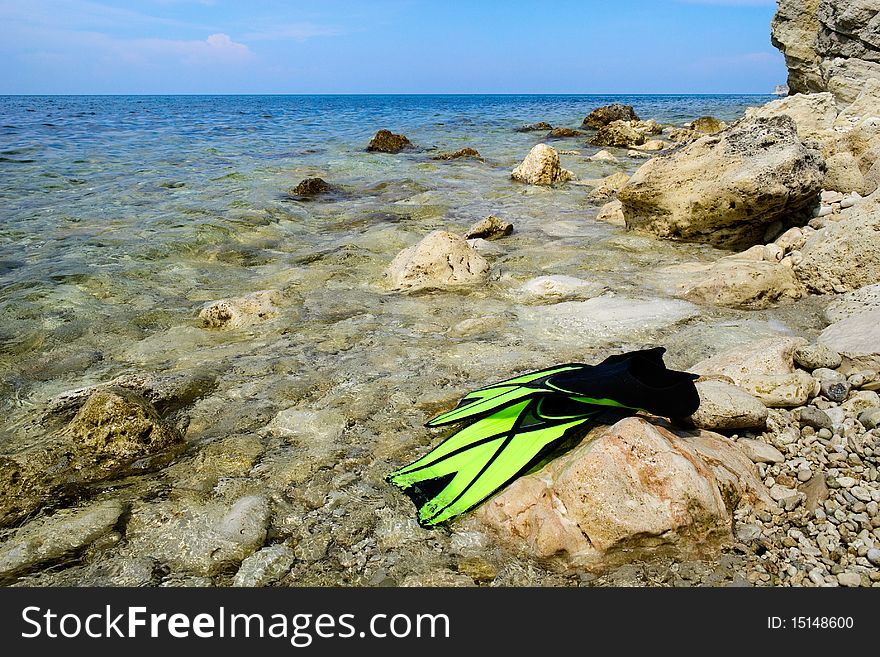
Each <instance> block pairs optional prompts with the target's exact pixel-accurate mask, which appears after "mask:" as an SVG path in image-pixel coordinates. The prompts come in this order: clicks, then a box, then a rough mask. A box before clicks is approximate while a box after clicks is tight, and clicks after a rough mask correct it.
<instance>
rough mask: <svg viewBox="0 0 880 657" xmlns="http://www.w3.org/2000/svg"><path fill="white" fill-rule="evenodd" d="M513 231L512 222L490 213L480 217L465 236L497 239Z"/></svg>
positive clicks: (466, 237)
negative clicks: (483, 217)
mask: <svg viewBox="0 0 880 657" xmlns="http://www.w3.org/2000/svg"><path fill="white" fill-rule="evenodd" d="M512 232H513V224H512V223H510V222H509V221H504V220H503V219H499V218H498V217H496V216H495V215H494V214H490V215H489V216H488V217H486V218H485V219H480V220H479V221H478V222H477V223H475V224H474V225H473V226H471V227H470V228H468V229H467V231H466V232H465V234H464V238H465V239H466V240H473V239H484V240H497V239H499V238H501V237H506V236H507V235H510V234H511V233H512Z"/></svg>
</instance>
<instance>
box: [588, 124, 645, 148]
mask: <svg viewBox="0 0 880 657" xmlns="http://www.w3.org/2000/svg"><path fill="white" fill-rule="evenodd" d="M646 134H648V133H647V131H645V130H643V131H640V130H637V129H636V128H635V126H633V124H632V123H631V122H629V121H612V122H611V123H609V124H608V125H604V126H602V127H601V128H599V131H598V132H597V133H596V134H595V135H594V136H593V138H592V139H591V140H590V143H591V144H592V145H593V146H617V147H619V148H628V147H630V146H639V145H640V144H644V143H645V135H646Z"/></svg>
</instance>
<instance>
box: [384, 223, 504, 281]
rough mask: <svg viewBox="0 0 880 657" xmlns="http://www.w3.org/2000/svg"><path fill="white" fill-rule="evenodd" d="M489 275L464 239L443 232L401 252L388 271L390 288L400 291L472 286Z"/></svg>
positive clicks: (487, 269)
mask: <svg viewBox="0 0 880 657" xmlns="http://www.w3.org/2000/svg"><path fill="white" fill-rule="evenodd" d="M488 276H489V263H488V262H487V261H486V259H485V258H484V257H483V256H481V255H480V254H479V253H477V252H476V251H475V250H474V249H472V248H471V247H470V246H469V245H468V243H467V242H466V241H465V240H464V239H463V238H462V237H459V236H458V235H454V234H453V233H448V232H445V231H442V230H435V231H434V232H433V233H430V234H429V235H427V236H426V237H425V238H424V239H423V240H422V241H421V242H419V243H418V244H416V245H415V246H411V247H409V248H406V249H404V250H403V251H401V252H400V253H398V254H397V256H396V257H395V258H394V260H393V261H392V262H391V264H390V265H389V266H388V269H387V270H386V272H385V277H386V279H388V281H389V283H390V285H391V287H392V288H393V289H395V290H401V291H415V290H422V289H427V288H445V287H451V286H458V285H471V284H474V283H480V282H482V281H485V280H486V279H487V278H488Z"/></svg>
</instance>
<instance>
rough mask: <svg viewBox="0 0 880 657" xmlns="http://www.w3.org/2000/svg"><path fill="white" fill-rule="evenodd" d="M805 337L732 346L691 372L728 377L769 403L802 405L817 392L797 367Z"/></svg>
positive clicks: (772, 339) (812, 382)
mask: <svg viewBox="0 0 880 657" xmlns="http://www.w3.org/2000/svg"><path fill="white" fill-rule="evenodd" d="M805 343H806V341H805V340H804V339H802V338H786V337H779V338H768V339H765V340H757V341H755V342H751V343H747V344H745V345H741V346H738V347H733V348H732V349H729V350H727V351H724V352H722V353H720V354H718V355H716V356H713V357H712V358H708V359H706V360H704V361H701V362H699V363H697V364H696V365H694V366H693V367H692V368H691V371H692V372H695V373H697V374H701V375H704V376H708V375H719V374H720V375H723V376H727V377H729V378H730V379H731V380H732V381H733V382H734V383H735V384H736V385H738V386H739V387H741V388H743V389H744V390H746V391H747V392H749V393H750V394H752V395H754V396H755V397H757V398H758V399H760V400H761V401H762V402H764V404H765V405H766V406H769V407H771V408H774V407H794V406H802V405H803V404H804V403H806V401H807V400H808V399H809V398H810V397H811V396H812V395H813V394H814V391H815V385H816V384H815V381H814V380H813V377H811V376H810V375H809V374H807V373H806V372H804V371H803V370H795V368H794V360H793V354H794V350H795V349H796V348H797V347H799V346H801V345H803V344H805Z"/></svg>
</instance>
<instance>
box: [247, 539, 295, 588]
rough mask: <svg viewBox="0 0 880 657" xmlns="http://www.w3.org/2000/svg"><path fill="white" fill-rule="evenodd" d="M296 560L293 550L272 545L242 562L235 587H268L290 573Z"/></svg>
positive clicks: (284, 546) (283, 546)
mask: <svg viewBox="0 0 880 657" xmlns="http://www.w3.org/2000/svg"><path fill="white" fill-rule="evenodd" d="M295 560H296V557H295V555H294V552H293V550H292V549H291V548H290V547H288V546H286V545H270V546H269V547H264V548H263V549H262V550H258V551H257V552H254V553H253V554H252V555H251V556H249V557H248V558H247V559H245V560H244V561H242V562H241V566H240V567H239V569H238V572H237V573H236V574H235V580H234V581H233V582H232V585H233V586H240V587H256V586H267V585H269V584H272V583H273V582H277V581H278V580H280V579H282V578H283V577H284V576H285V575H286V574H287V573H288V572H290V568H291V566H293V562H294V561H295Z"/></svg>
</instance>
